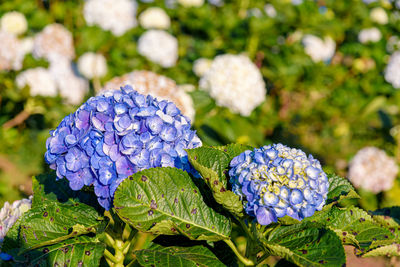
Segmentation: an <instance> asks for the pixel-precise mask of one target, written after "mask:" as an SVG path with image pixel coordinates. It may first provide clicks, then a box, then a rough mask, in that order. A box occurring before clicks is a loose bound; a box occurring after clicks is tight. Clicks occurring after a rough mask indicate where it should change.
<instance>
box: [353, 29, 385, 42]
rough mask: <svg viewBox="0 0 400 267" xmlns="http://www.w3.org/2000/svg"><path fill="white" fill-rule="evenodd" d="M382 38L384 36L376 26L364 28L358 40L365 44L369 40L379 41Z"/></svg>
mask: <svg viewBox="0 0 400 267" xmlns="http://www.w3.org/2000/svg"><path fill="white" fill-rule="evenodd" d="M381 38H382V34H381V31H380V30H379V29H378V28H376V27H373V28H368V29H363V30H361V31H360V33H359V34H358V40H359V41H360V43H363V44H365V43H369V42H371V43H375V42H379V40H381Z"/></svg>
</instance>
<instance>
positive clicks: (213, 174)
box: [187, 147, 243, 217]
mask: <svg viewBox="0 0 400 267" xmlns="http://www.w3.org/2000/svg"><path fill="white" fill-rule="evenodd" d="M232 151H233V150H232ZM187 153H188V158H189V161H190V163H191V164H192V165H193V167H194V168H195V169H196V170H197V171H198V172H199V173H200V174H201V176H202V177H203V179H204V181H205V182H206V184H207V185H208V186H209V188H210V189H211V191H212V193H213V196H214V199H215V201H217V203H219V204H221V205H222V206H223V207H224V208H226V209H227V210H228V211H230V212H231V213H233V214H235V215H236V216H239V217H241V216H243V214H242V211H243V204H242V201H241V200H240V198H239V196H238V195H236V194H235V193H233V192H232V191H230V190H228V189H227V177H226V174H225V173H226V172H227V171H228V167H229V163H230V157H229V155H228V154H227V153H225V152H224V151H222V150H220V149H217V148H211V147H199V148H195V149H188V150H187Z"/></svg>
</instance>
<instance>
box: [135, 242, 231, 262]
mask: <svg viewBox="0 0 400 267" xmlns="http://www.w3.org/2000/svg"><path fill="white" fill-rule="evenodd" d="M135 254H136V258H137V260H138V262H139V263H140V265H142V266H154V267H168V266H171V267H176V266H182V267H183V266H185V267H186V266H187V267H189V266H193V267H195V266H204V267H207V266H216V267H217V266H221V267H223V266H225V264H223V263H222V262H221V261H220V260H219V259H218V258H217V257H216V256H215V255H214V254H213V253H212V252H211V251H210V250H209V249H208V248H206V247H205V246H201V245H200V246H193V247H176V246H174V247H163V246H160V245H157V244H154V245H153V246H151V247H150V248H148V249H143V250H138V251H136V252H135Z"/></svg>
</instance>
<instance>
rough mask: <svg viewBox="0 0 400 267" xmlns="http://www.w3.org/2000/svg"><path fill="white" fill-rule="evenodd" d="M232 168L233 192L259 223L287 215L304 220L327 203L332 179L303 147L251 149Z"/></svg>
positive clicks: (230, 172)
mask: <svg viewBox="0 0 400 267" xmlns="http://www.w3.org/2000/svg"><path fill="white" fill-rule="evenodd" d="M230 167H231V169H230V171H229V176H230V182H231V184H232V189H233V191H234V192H235V193H236V194H237V195H239V196H240V197H241V199H242V200H243V202H244V208H245V211H246V213H247V214H249V215H250V216H254V217H256V218H257V221H258V223H259V224H262V225H268V224H270V223H273V222H277V220H278V218H280V217H284V216H285V215H288V216H290V217H292V218H294V219H297V220H302V219H304V218H305V217H309V216H312V215H313V214H314V212H315V211H316V210H321V209H322V207H323V206H324V204H325V201H326V198H327V194H328V187H329V183H328V178H327V176H326V174H325V172H324V171H323V170H322V168H321V164H320V163H319V161H318V160H316V159H314V158H313V157H312V155H309V156H308V157H307V155H306V154H305V153H304V152H303V151H301V150H300V149H294V148H290V147H287V146H284V145H282V144H274V145H269V146H264V147H261V148H255V149H254V150H253V151H250V150H247V151H245V152H243V153H242V154H240V155H239V156H237V157H235V158H233V160H232V161H231V163H230Z"/></svg>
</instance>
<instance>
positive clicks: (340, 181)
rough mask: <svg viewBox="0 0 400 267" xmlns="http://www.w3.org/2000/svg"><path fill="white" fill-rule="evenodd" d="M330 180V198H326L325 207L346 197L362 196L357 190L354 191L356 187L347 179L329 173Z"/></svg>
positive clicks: (355, 197)
mask: <svg viewBox="0 0 400 267" xmlns="http://www.w3.org/2000/svg"><path fill="white" fill-rule="evenodd" d="M328 181H329V192H328V199H327V200H326V205H325V207H324V208H325V209H327V208H329V207H331V206H332V205H334V204H335V203H338V202H340V201H341V200H344V199H357V198H360V196H359V195H358V194H357V193H356V191H354V187H353V186H352V185H351V184H350V182H349V181H348V180H347V179H345V178H342V177H340V176H337V175H335V174H328Z"/></svg>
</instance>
